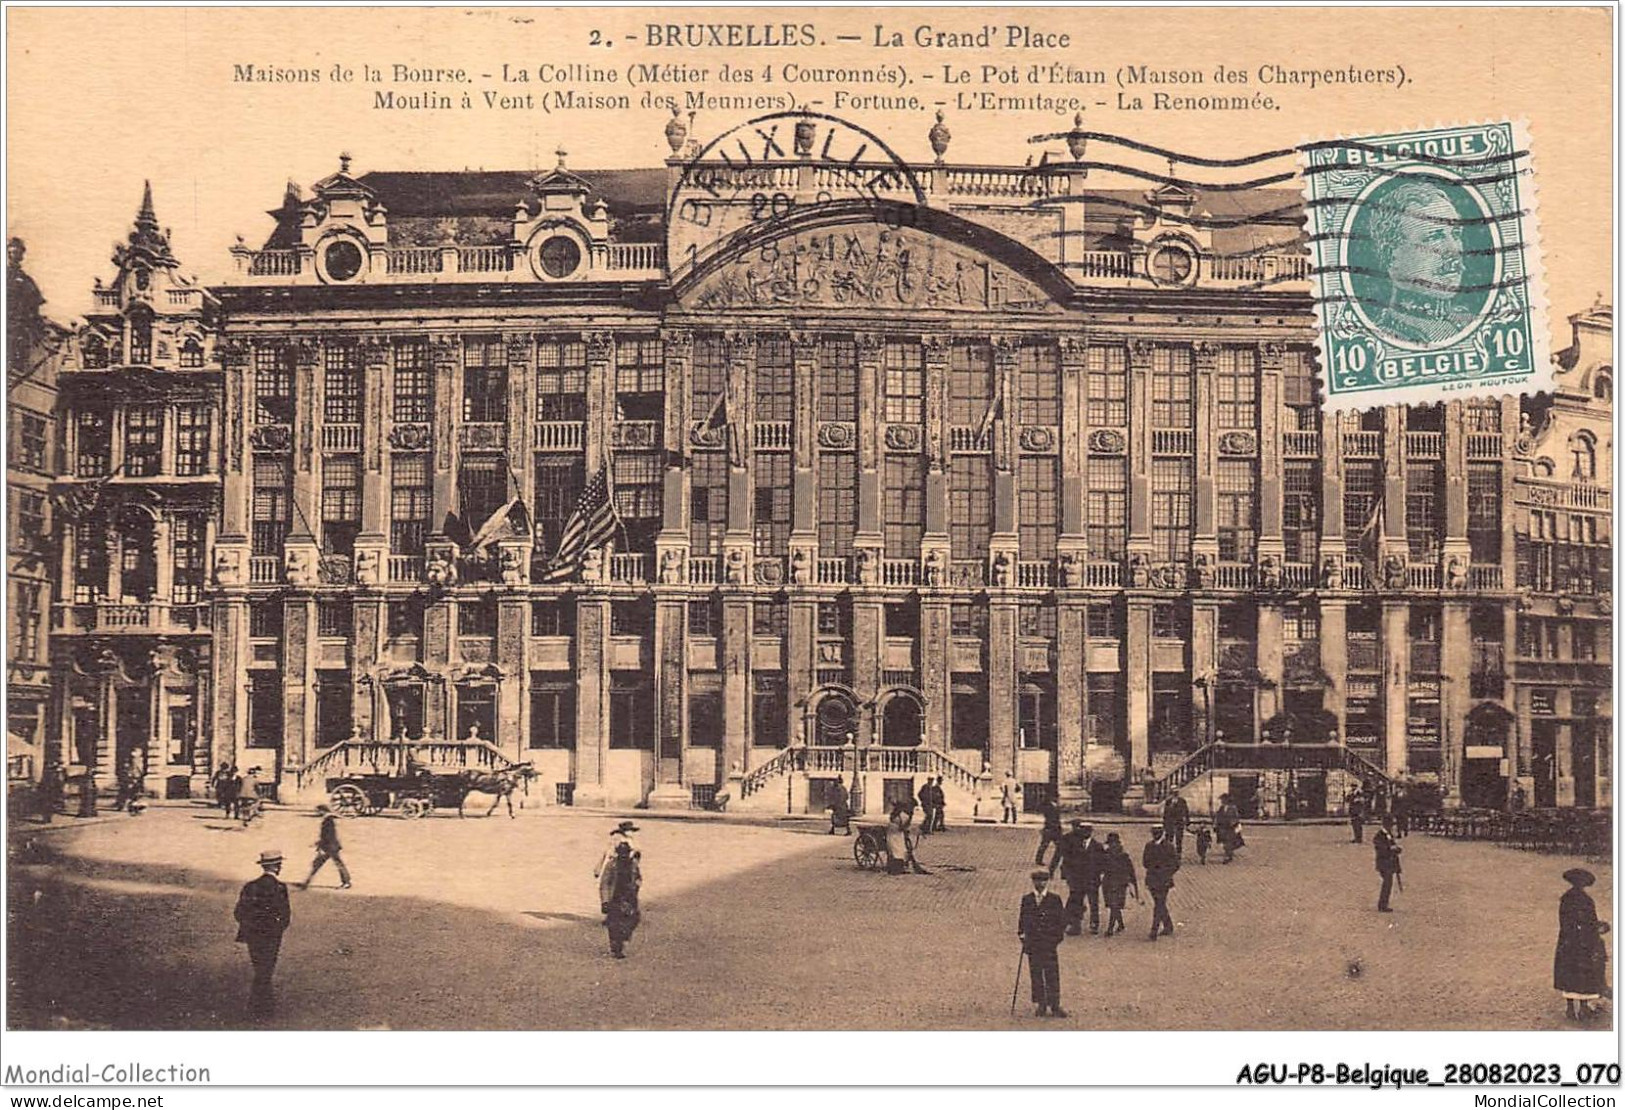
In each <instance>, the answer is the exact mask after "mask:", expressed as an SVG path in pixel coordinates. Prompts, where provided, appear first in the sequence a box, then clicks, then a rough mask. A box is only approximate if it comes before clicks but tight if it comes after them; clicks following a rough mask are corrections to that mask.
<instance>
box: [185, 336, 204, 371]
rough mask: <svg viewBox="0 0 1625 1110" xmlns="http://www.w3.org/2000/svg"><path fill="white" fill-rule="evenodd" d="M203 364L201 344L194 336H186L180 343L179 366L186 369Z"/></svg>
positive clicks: (195, 367) (192, 368) (193, 368)
mask: <svg viewBox="0 0 1625 1110" xmlns="http://www.w3.org/2000/svg"><path fill="white" fill-rule="evenodd" d="M202 365H203V344H201V343H199V342H198V341H197V338H196V337H195V336H192V337H188V338H187V340H186V342H184V343H182V344H181V366H182V367H183V368H184V369H187V370H196V369H197V368H198V367H200V366H202Z"/></svg>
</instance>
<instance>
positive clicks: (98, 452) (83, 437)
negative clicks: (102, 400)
mask: <svg viewBox="0 0 1625 1110" xmlns="http://www.w3.org/2000/svg"><path fill="white" fill-rule="evenodd" d="M76 423H77V428H76V431H77V433H78V434H77V436H76V437H75V439H76V440H77V447H76V454H77V456H78V457H77V458H76V459H75V460H74V467H73V472H74V473H75V474H76V475H78V476H79V477H81V478H104V477H106V476H107V472H108V471H109V470H111V469H112V466H113V462H112V459H113V421H112V418H111V417H110V416H109V414H108V413H107V412H106V411H105V410H99V409H80V410H79V415H78V420H77V421H76Z"/></svg>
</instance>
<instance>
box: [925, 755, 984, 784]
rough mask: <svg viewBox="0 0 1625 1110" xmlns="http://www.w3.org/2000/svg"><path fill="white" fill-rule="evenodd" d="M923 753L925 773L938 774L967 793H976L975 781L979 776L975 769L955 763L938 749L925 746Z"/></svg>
mask: <svg viewBox="0 0 1625 1110" xmlns="http://www.w3.org/2000/svg"><path fill="white" fill-rule="evenodd" d="M923 754H924V756H925V773H926V774H928V775H940V776H941V777H943V778H945V779H947V780H948V781H949V782H951V783H953V784H954V785H955V786H957V787H959V789H961V790H963V791H965V793H967V794H974V793H976V782H977V780H978V779H979V778H980V777H981V776H980V775H978V774H977V773H976V772H975V771H972V770H971V769H970V768H968V767H966V766H964V765H963V764H960V763H955V762H954V761H953V760H952V759H949V758H948V757H947V756H946V755H944V754H943V753H942V752H939V751H933V750H931V749H929V748H927V749H925V751H924V752H923Z"/></svg>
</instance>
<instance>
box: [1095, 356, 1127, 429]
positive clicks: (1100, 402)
mask: <svg viewBox="0 0 1625 1110" xmlns="http://www.w3.org/2000/svg"><path fill="white" fill-rule="evenodd" d="M1086 396H1087V397H1088V399H1089V400H1088V410H1089V411H1088V416H1089V424H1090V425H1091V426H1093V427H1100V426H1102V425H1104V426H1107V427H1113V426H1115V427H1122V426H1123V425H1125V424H1127V423H1128V350H1127V349H1126V348H1124V347H1122V346H1120V345H1119V346H1114V347H1090V348H1089V388H1088V390H1087V393H1086Z"/></svg>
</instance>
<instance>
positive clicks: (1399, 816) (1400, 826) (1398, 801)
mask: <svg viewBox="0 0 1625 1110" xmlns="http://www.w3.org/2000/svg"><path fill="white" fill-rule="evenodd" d="M1389 809H1390V811H1391V812H1392V813H1393V815H1394V835H1395V836H1397V837H1399V838H1400V839H1401V840H1403V839H1404V838H1405V836H1406V834H1408V833H1409V832H1410V831H1411V796H1410V794H1409V793H1407V792H1406V790H1405V788H1404V787H1403V786H1396V787H1394V801H1393V804H1392V805H1391V806H1390V807H1389Z"/></svg>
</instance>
